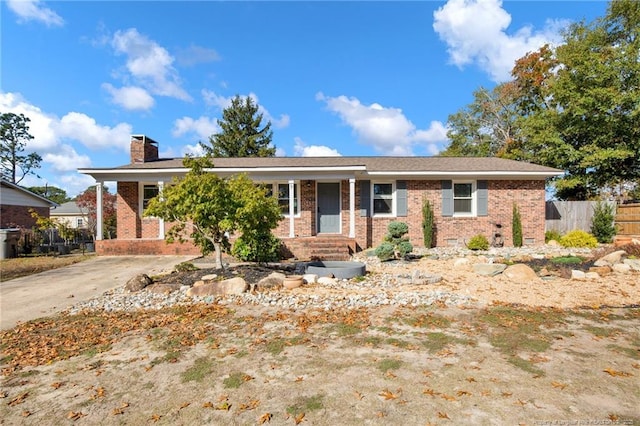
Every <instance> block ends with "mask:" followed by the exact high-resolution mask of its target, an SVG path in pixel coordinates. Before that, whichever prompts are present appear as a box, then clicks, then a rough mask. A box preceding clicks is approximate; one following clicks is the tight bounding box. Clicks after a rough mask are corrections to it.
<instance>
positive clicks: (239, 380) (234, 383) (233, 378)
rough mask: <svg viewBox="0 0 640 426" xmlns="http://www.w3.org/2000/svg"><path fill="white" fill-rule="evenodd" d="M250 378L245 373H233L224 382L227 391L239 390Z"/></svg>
mask: <svg viewBox="0 0 640 426" xmlns="http://www.w3.org/2000/svg"><path fill="white" fill-rule="evenodd" d="M249 377H250V376H249V375H247V374H245V373H242V372H240V373H233V374H231V375H230V376H229V377H227V378H226V379H224V380H223V381H222V384H223V385H224V387H225V389H238V388H239V387H240V386H241V385H242V384H243V383H244V382H246V381H247V378H249Z"/></svg>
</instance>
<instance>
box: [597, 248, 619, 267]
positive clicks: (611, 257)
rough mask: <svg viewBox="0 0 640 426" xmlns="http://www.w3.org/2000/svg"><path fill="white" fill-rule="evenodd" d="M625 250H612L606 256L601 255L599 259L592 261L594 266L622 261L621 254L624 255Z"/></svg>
mask: <svg viewBox="0 0 640 426" xmlns="http://www.w3.org/2000/svg"><path fill="white" fill-rule="evenodd" d="M626 254H627V252H626V251H624V250H618V251H614V252H613V253H609V254H608V255H606V256H602V257H601V258H600V259H598V260H596V261H595V262H593V265H594V266H612V265H615V264H616V263H620V262H622V256H624V255H626Z"/></svg>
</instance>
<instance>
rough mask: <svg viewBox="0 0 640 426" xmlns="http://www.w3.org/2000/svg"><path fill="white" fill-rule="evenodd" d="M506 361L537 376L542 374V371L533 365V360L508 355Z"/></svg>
mask: <svg viewBox="0 0 640 426" xmlns="http://www.w3.org/2000/svg"><path fill="white" fill-rule="evenodd" d="M507 361H508V362H509V364H512V365H514V366H515V367H518V368H519V369H521V370H524V371H526V372H528V373H531V374H535V375H537V376H544V371H542V370H541V369H539V368H537V367H536V366H534V364H533V362H531V361H529V360H526V359H522V358H520V357H519V356H510V357H509V358H507Z"/></svg>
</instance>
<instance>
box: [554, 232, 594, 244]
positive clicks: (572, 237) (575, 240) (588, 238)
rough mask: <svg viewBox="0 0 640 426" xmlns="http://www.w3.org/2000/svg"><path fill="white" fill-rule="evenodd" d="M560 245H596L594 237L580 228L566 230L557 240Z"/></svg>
mask: <svg viewBox="0 0 640 426" xmlns="http://www.w3.org/2000/svg"><path fill="white" fill-rule="evenodd" d="M559 243H560V245H561V246H562V247H578V248H595V247H597V246H598V240H596V237H594V236H593V235H591V234H589V233H588V232H585V231H583V230H581V229H575V230H573V231H570V232H568V233H567V234H566V235H564V236H563V237H562V238H560V241H559Z"/></svg>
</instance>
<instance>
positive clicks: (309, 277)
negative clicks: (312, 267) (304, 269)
mask: <svg viewBox="0 0 640 426" xmlns="http://www.w3.org/2000/svg"><path fill="white" fill-rule="evenodd" d="M302 279H303V280H304V282H305V284H315V283H316V282H317V281H318V276H317V275H316V274H304V275H303V276H302Z"/></svg>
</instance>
